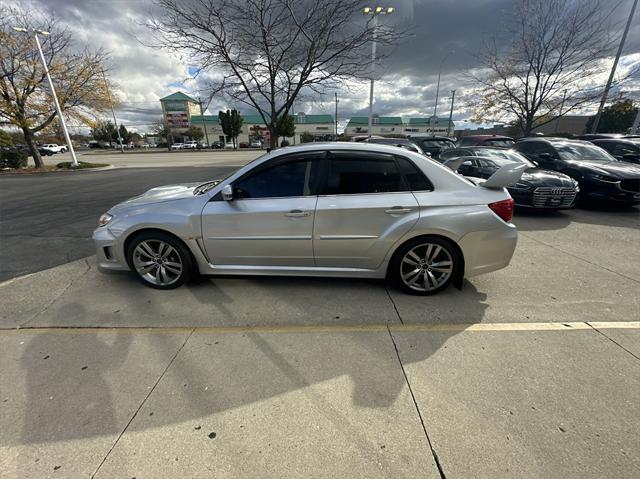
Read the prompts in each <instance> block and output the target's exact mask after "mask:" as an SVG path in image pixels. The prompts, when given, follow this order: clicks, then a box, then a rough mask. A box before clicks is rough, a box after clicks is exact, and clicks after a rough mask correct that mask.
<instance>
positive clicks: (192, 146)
mask: <svg viewBox="0 0 640 479" xmlns="http://www.w3.org/2000/svg"><path fill="white" fill-rule="evenodd" d="M197 148H198V142H197V141H187V142H185V143H184V144H183V145H182V149H183V150H196V149H197Z"/></svg>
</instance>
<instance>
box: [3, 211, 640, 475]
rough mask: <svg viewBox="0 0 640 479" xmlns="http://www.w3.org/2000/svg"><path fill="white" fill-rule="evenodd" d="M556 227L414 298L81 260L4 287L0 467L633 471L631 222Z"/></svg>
mask: <svg viewBox="0 0 640 479" xmlns="http://www.w3.org/2000/svg"><path fill="white" fill-rule="evenodd" d="M567 217H568V216H566V215H562V214H559V215H555V216H546V217H541V218H539V217H536V216H535V215H532V216H523V217H519V218H518V219H517V221H518V227H519V230H520V240H519V244H518V248H517V251H516V254H515V256H514V259H513V262H512V264H511V266H509V267H508V268H506V269H504V270H501V271H498V272H495V273H492V274H488V275H486V276H480V277H477V278H472V279H471V281H466V282H465V284H464V286H463V289H462V291H458V290H456V289H455V288H450V289H449V290H447V291H445V292H444V293H442V294H439V295H437V296H433V297H426V298H425V297H415V296H408V295H404V294H402V293H399V292H397V291H395V290H394V289H392V288H389V287H387V285H386V284H385V283H384V282H380V281H363V280H347V279H340V280H337V279H321V278H316V279H314V278H213V279H204V280H202V281H201V282H200V283H197V284H191V285H189V286H187V287H182V288H179V289H177V290H173V291H157V290H153V289H150V288H147V287H145V286H143V285H141V284H139V283H138V282H137V281H136V280H135V278H133V277H132V276H131V275H129V274H109V275H106V274H100V273H99V272H97V271H96V268H95V262H94V258H92V257H90V258H87V259H82V260H78V261H74V262H71V263H67V264H64V265H62V266H57V267H55V268H52V269H48V270H45V271H41V272H38V273H34V274H31V275H27V276H23V277H20V278H16V279H13V280H10V281H7V282H4V283H0V298H2V300H1V301H0V364H1V365H2V367H1V368H0V476H1V477H19V478H22V477H34V478H46V477H52V478H60V477H62V478H78V477H96V478H111V477H124V478H127V477H137V478H143V477H151V478H155V477H189V478H210V477H216V478H248V477H250V478H253V477H255V478H271V477H273V478H288V477H291V478H298V477H319V478H324V477H326V478H337V477H339V478H342V477H345V478H346V477H367V478H369V477H380V478H389V477H393V478H405V477H406V478H413V477H427V478H429V477H434V478H444V477H446V478H448V479H451V478H458V477H460V478H467V477H474V478H485V477H486V478H496V477H505V478H506V477H518V478H545V479H546V478H548V477H563V478H564V479H568V478H576V479H578V478H579V479H583V478H602V477H616V478H635V477H638V475H639V473H640V457H639V455H638V450H640V323H639V322H638V318H639V317H640V314H639V313H640V304H639V302H640V298H639V296H640V295H639V294H638V293H639V292H640V288H639V285H640V276H639V275H638V270H637V268H634V264H637V261H638V259H639V255H640V251H639V250H638V249H637V248H635V247H634V245H636V244H637V240H638V235H639V230H638V228H637V224H636V223H637V219H636V218H635V217H634V218H633V221H635V222H636V223H634V222H633V221H632V222H631V223H630V222H629V215H618V216H616V215H594V214H591V213H588V214H587V213H584V212H581V211H575V212H571V221H567ZM603 223H604V224H603ZM545 228H546V229H545ZM634 321H635V322H634Z"/></svg>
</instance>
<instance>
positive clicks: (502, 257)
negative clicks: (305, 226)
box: [458, 223, 518, 278]
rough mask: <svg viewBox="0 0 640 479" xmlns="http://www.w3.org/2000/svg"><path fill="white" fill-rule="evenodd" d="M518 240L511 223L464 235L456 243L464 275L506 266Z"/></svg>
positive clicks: (516, 231) (468, 275)
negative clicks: (462, 262)
mask: <svg viewBox="0 0 640 479" xmlns="http://www.w3.org/2000/svg"><path fill="white" fill-rule="evenodd" d="M517 242H518V230H517V229H516V227H515V225H513V224H511V223H508V224H507V223H503V224H502V226H501V227H500V228H496V229H492V230H489V231H474V232H471V233H467V234H466V235H464V236H463V237H462V238H461V239H460V241H458V244H459V245H460V249H462V254H463V255H464V262H465V273H464V275H465V277H467V278H469V277H471V276H476V275H479V274H483V273H488V272H490V271H496V270H498V269H502V268H506V267H507V266H508V265H509V262H510V261H511V258H512V257H513V253H514V251H515V249H516V244H517Z"/></svg>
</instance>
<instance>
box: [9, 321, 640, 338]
mask: <svg viewBox="0 0 640 479" xmlns="http://www.w3.org/2000/svg"><path fill="white" fill-rule="evenodd" d="M592 328H596V329H640V321H598V322H569V323H555V322H554V323H550V322H544V323H443V324H395V323H394V324H388V325H387V324H357V325H348V324H319V325H283V326H209V327H206V326H205V327H186V326H184V327H182V326H175V327H173V326H168V327H155V328H143V327H105V328H96V327H87V328H78V327H70V328H65V327H42V328H24V329H1V330H0V335H12V334H102V333H107V334H114V333H117V334H121V333H128V334H180V333H190V332H192V331H193V333H194V334H246V333H276V334H282V333H371V332H382V331H387V329H390V330H391V331H393V332H398V333H409V332H462V331H465V332H501V331H572V330H589V329H592Z"/></svg>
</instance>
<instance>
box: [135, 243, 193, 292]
mask: <svg viewBox="0 0 640 479" xmlns="http://www.w3.org/2000/svg"><path fill="white" fill-rule="evenodd" d="M133 266H134V268H135V270H136V271H137V273H138V274H139V275H140V277H142V279H144V280H145V281H147V282H149V283H151V284H155V285H158V286H169V285H171V284H173V283H175V282H176V281H177V280H178V279H179V278H180V275H181V274H182V270H183V264H182V259H181V257H180V254H178V252H177V251H176V249H175V248H174V247H173V246H171V245H170V244H168V243H165V242H164V241H161V240H153V239H148V240H144V241H141V242H140V243H138V245H137V246H136V247H135V249H134V250H133Z"/></svg>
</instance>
